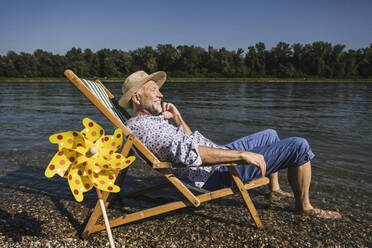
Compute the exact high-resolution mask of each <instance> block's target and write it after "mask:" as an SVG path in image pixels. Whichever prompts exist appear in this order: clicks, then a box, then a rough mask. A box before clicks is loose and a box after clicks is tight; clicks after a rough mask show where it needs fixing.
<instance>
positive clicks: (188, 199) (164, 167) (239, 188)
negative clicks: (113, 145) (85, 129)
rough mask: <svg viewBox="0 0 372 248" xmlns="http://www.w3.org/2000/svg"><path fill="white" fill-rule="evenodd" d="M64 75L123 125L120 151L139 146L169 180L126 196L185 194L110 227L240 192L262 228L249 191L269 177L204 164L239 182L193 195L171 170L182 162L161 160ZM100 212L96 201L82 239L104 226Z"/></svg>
mask: <svg viewBox="0 0 372 248" xmlns="http://www.w3.org/2000/svg"><path fill="white" fill-rule="evenodd" d="M64 74H65V76H66V77H67V78H68V79H69V80H70V81H71V82H72V83H73V84H74V85H75V86H76V87H77V88H78V89H79V90H80V91H81V92H82V93H83V94H84V95H85V96H86V97H87V98H88V99H89V100H90V101H91V102H92V103H93V104H94V105H95V106H96V107H97V108H98V109H99V110H100V111H101V112H102V113H103V114H104V115H105V116H106V117H107V118H108V119H109V120H110V121H111V122H112V123H113V125H114V126H116V127H117V128H120V129H121V130H122V131H123V134H124V136H126V141H125V143H124V145H123V149H122V151H121V154H122V155H123V156H125V157H126V156H128V153H129V152H130V150H131V148H132V147H135V148H137V150H138V151H139V152H141V153H142V155H143V156H144V157H145V158H146V160H148V161H149V163H150V164H151V167H152V168H154V169H155V170H157V171H159V172H160V173H161V174H162V175H163V176H164V177H165V178H166V179H167V180H168V182H167V183H162V184H159V185H156V186H153V187H150V188H146V189H142V190H139V191H136V192H133V193H130V194H126V196H127V197H129V196H130V197H133V196H140V195H144V194H146V193H151V192H154V191H156V190H158V189H161V188H164V187H168V186H174V187H175V188H176V189H177V190H178V191H179V192H180V193H181V194H182V195H183V196H184V197H185V199H182V200H179V201H173V202H170V203H166V204H162V205H159V206H156V207H152V208H148V209H145V210H141V211H138V212H135V213H130V214H127V215H125V216H122V217H119V218H116V219H113V220H110V221H109V223H110V227H116V226H120V225H123V224H127V223H130V222H134V221H138V220H142V219H145V218H148V217H151V216H155V215H159V214H163V213H167V212H170V211H173V210H176V209H180V208H184V207H188V206H195V207H198V206H199V205H200V204H201V203H202V202H207V201H210V200H214V199H218V198H221V197H225V196H228V195H232V194H235V193H237V192H240V194H241V196H242V198H243V200H244V202H245V204H246V205H247V207H248V210H249V213H250V215H251V217H252V218H253V220H254V222H255V223H256V226H257V227H258V228H260V229H261V228H263V225H262V222H261V220H260V217H259V215H258V213H257V210H256V208H255V206H254V204H253V202H252V200H251V198H250V196H249V194H248V192H247V190H249V189H253V188H256V187H259V186H262V185H265V184H268V183H269V179H268V178H267V177H262V178H258V179H254V180H252V181H249V182H248V183H246V184H244V183H243V182H242V180H241V178H240V177H239V175H238V172H237V170H236V168H235V166H236V165H239V163H220V164H214V165H202V166H228V169H229V172H230V174H231V176H232V178H233V180H234V182H235V184H236V187H230V188H222V189H219V190H215V191H211V192H208V193H203V194H200V195H194V194H193V193H192V192H191V191H190V190H189V189H188V188H187V187H186V186H185V185H184V184H183V183H182V182H181V181H180V180H179V179H178V178H177V177H175V176H174V175H173V174H172V172H171V171H170V168H177V167H178V168H179V167H180V165H173V164H172V163H170V162H162V161H159V159H158V158H157V157H156V156H155V155H154V154H153V153H152V152H151V151H150V150H148V149H147V147H146V146H145V145H144V144H142V143H141V141H140V140H139V139H138V138H137V137H135V136H134V135H133V134H132V133H131V132H130V130H129V129H128V128H127V127H126V126H125V125H124V123H123V122H122V121H121V120H120V119H119V118H118V117H116V116H115V115H114V114H113V112H112V111H110V110H109V109H108V108H107V107H106V106H105V105H104V104H103V103H102V102H101V100H99V98H98V97H97V96H96V95H95V94H94V93H92V92H91V91H90V90H89V88H88V87H87V86H86V85H85V84H84V83H83V82H82V80H81V79H80V78H79V77H78V76H76V75H75V74H74V73H73V72H72V71H71V70H66V71H65V72H64ZM91 82H92V81H91ZM94 82H95V83H96V84H99V85H101V86H102V87H103V89H104V90H105V92H106V93H107V95H108V97H109V98H110V99H111V100H113V99H114V96H113V95H112V94H111V92H110V91H109V90H108V89H107V88H106V87H105V86H104V85H103V84H102V83H101V82H100V81H99V80H95V81H94ZM120 111H121V112H122V113H123V114H124V115H125V116H126V117H130V115H129V114H128V113H127V112H126V111H125V110H124V109H120ZM127 170H128V168H126V169H124V170H123V171H122V173H121V174H120V175H118V173H119V172H117V176H118V179H117V182H116V183H117V184H118V185H119V186H122V185H123V181H124V179H125V176H126V172H127ZM109 195H110V193H109V192H102V199H103V201H104V203H105V206H106V207H108V205H109V201H108V197H109ZM101 215H102V212H101V208H100V205H99V202H98V201H97V204H96V205H95V207H94V209H93V211H92V213H91V215H90V217H89V219H88V221H87V222H85V223H86V225H85V227H84V230H83V232H82V237H83V238H87V237H88V236H89V235H90V234H92V233H95V232H98V231H101V230H104V229H105V225H104V224H97V223H96V222H97V221H98V219H99V217H100V216H101Z"/></svg>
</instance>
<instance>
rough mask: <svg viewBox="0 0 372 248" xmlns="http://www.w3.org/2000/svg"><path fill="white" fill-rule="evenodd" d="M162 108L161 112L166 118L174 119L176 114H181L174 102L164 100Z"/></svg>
mask: <svg viewBox="0 0 372 248" xmlns="http://www.w3.org/2000/svg"><path fill="white" fill-rule="evenodd" d="M161 108H162V113H161V114H162V115H163V117H164V119H174V118H175V117H176V116H180V112H179V111H178V109H177V108H176V106H174V104H173V103H170V102H162V104H161Z"/></svg>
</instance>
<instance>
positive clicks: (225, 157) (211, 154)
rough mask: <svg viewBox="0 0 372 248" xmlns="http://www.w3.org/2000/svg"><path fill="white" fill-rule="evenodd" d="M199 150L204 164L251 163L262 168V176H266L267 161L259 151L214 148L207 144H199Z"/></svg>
mask: <svg viewBox="0 0 372 248" xmlns="http://www.w3.org/2000/svg"><path fill="white" fill-rule="evenodd" d="M198 152H199V155H200V157H201V159H202V162H203V164H216V163H225V162H226V163H230V162H232V163H234V162H237V163H242V164H251V165H254V166H256V167H257V168H258V169H260V171H261V176H262V177H264V176H265V174H266V162H265V159H264V156H262V155H261V154H259V153H254V152H247V151H236V150H229V149H221V148H212V147H207V146H199V147H198Z"/></svg>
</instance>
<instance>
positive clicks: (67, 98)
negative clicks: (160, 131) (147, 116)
mask: <svg viewBox="0 0 372 248" xmlns="http://www.w3.org/2000/svg"><path fill="white" fill-rule="evenodd" d="M106 86H107V87H108V88H109V89H110V90H111V92H112V93H113V94H114V95H115V96H116V97H119V96H120V93H121V84H118V83H107V84H106ZM162 91H163V93H164V96H165V98H164V100H166V101H170V102H173V103H174V104H175V105H176V106H177V107H178V109H179V110H180V112H181V113H182V115H183V118H184V119H185V120H186V122H188V124H189V125H190V127H191V129H192V130H199V131H200V132H201V133H202V134H204V135H205V136H206V137H208V138H210V139H212V140H213V141H215V142H216V143H218V144H225V143H228V142H230V141H232V140H234V139H237V138H240V137H242V136H245V135H249V134H251V133H254V132H258V131H260V130H264V129H268V128H272V129H275V130H277V131H278V133H279V136H280V137H281V138H285V137H291V136H299V137H304V138H306V139H307V140H308V141H309V143H310V145H311V147H312V150H313V152H314V153H315V154H316V157H315V159H314V161H313V181H315V182H316V183H317V184H321V185H324V186H325V187H327V186H332V187H337V186H338V185H340V186H343V187H351V188H353V189H354V190H358V191H364V192H368V193H372V187H371V186H372V183H371V179H370V178H371V175H372V163H371V161H372V132H371V131H372V84H370V83H197V82H195V83H171V82H169V83H166V84H165V85H164V86H163V88H162ZM0 113H1V115H0V127H1V128H0V162H1V163H0V169H1V168H2V167H4V168H5V167H6V168H7V169H9V168H19V167H22V166H33V167H39V168H45V167H46V165H47V164H48V161H49V160H50V159H51V158H52V156H53V153H54V152H55V151H56V147H55V145H53V144H50V143H49V141H48V137H49V136H50V135H51V134H54V133H58V132H62V131H68V130H81V128H82V124H81V120H82V119H83V118H84V117H89V118H91V119H93V120H95V121H96V122H98V123H100V124H101V126H103V127H104V129H105V130H106V131H107V133H111V132H112V131H113V130H114V128H113V126H112V125H111V123H110V122H108V121H107V120H106V119H105V117H104V116H103V115H102V114H100V113H99V112H98V110H96V109H95V107H94V106H93V105H92V104H91V103H90V102H89V101H88V100H87V99H86V98H85V97H84V96H83V95H82V94H81V93H80V92H79V91H78V90H77V89H76V88H75V87H74V86H73V85H72V84H71V83H68V82H66V83H6V82H0ZM281 174H284V173H281Z"/></svg>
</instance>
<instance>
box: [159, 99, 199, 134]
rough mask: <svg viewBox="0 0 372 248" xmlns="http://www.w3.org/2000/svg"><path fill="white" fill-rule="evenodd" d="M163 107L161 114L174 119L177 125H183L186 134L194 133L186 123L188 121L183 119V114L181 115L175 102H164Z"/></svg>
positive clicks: (165, 117)
mask: <svg viewBox="0 0 372 248" xmlns="http://www.w3.org/2000/svg"><path fill="white" fill-rule="evenodd" d="M161 107H162V110H163V111H162V113H161V114H162V115H163V117H164V119H173V121H174V123H175V124H176V126H180V125H182V127H183V131H184V132H185V133H186V134H191V133H192V132H191V129H190V128H189V126H188V125H187V124H186V122H185V121H184V120H183V119H182V116H181V114H180V112H179V111H178V109H177V108H176V106H174V104H172V103H170V102H162V105H161Z"/></svg>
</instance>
